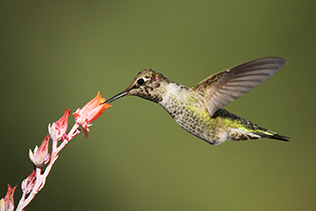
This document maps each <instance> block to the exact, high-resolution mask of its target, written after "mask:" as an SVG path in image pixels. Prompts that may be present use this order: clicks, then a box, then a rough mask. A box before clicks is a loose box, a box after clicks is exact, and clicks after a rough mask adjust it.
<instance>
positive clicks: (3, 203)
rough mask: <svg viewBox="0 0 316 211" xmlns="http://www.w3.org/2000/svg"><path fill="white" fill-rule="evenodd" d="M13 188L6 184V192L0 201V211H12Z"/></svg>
mask: <svg viewBox="0 0 316 211" xmlns="http://www.w3.org/2000/svg"><path fill="white" fill-rule="evenodd" d="M15 188H16V186H15V187H14V188H11V186H10V184H8V191H7V194H6V195H5V197H4V199H3V198H2V199H1V200H0V211H2V210H3V211H13V210H14V198H13V195H14V191H15Z"/></svg>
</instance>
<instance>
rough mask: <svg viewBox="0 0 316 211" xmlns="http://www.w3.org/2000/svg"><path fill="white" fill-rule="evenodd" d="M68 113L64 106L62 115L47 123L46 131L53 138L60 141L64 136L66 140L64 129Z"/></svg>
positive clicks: (65, 129) (66, 124)
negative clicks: (56, 119)
mask: <svg viewBox="0 0 316 211" xmlns="http://www.w3.org/2000/svg"><path fill="white" fill-rule="evenodd" d="M69 113H70V110H69V109H67V108H66V109H65V113H64V115H63V116H62V117H61V118H60V119H59V120H58V121H56V122H54V123H53V124H52V125H51V124H49V125H48V132H49V135H50V137H51V138H52V139H53V140H58V141H60V140H61V139H62V138H63V137H65V138H66V139H67V140H68V136H67V134H66V131H67V127H68V116H69Z"/></svg>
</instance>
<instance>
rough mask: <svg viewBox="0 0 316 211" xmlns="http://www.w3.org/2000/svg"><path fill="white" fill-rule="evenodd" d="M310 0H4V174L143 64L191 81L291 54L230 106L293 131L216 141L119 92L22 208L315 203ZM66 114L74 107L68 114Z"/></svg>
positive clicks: (15, 180) (0, 37)
mask: <svg viewBox="0 0 316 211" xmlns="http://www.w3.org/2000/svg"><path fill="white" fill-rule="evenodd" d="M315 16H316V15H315V1H311V0H310V1H304V0H303V1H298V0H296V1H285V0H280V1H272V0H265V1H249V0H240V1H183V0H182V1H180V0H175V1H172V0H171V1H170V0H168V1H165V0H161V1H141V0H137V1H54V2H52V1H51V2H48V1H1V2H0V17H1V18H0V26H1V27H0V28H1V32H0V54H1V57H0V69H1V77H0V80H1V85H0V86H1V87H0V93H1V104H0V106H1V107H0V108H1V120H2V121H1V127H0V130H1V131H0V132H1V151H0V161H1V165H0V166H1V174H0V179H1V180H0V181H1V183H0V195H1V196H0V198H1V197H3V196H4V195H5V193H6V189H7V183H10V184H11V185H18V188H17V191H16V194H15V200H16V204H17V201H18V200H19V198H20V196H21V190H20V183H21V181H22V180H23V179H24V178H25V177H26V176H28V175H29V174H30V173H31V170H32V164H31V162H30V161H29V159H28V149H29V148H32V149H33V148H34V147H35V145H39V144H40V143H41V141H42V140H43V139H44V137H45V135H46V133H47V125H48V123H50V122H53V121H56V120H57V119H59V118H60V117H61V116H62V114H63V112H64V109H65V107H67V108H70V109H72V110H73V111H74V110H75V109H77V108H78V107H81V106H83V105H84V104H85V103H86V102H88V101H89V100H90V99H92V98H93V97H94V96H95V95H96V93H97V91H98V90H100V91H101V94H102V96H103V97H106V98H109V97H112V96H113V95H115V94H117V93H118V92H120V91H122V90H123V89H125V88H126V87H127V86H128V84H129V83H130V81H131V80H132V79H133V77H134V76H135V75H136V74H137V73H138V72H139V71H140V70H141V69H144V68H153V69H156V70H158V71H160V72H162V73H164V74H165V75H166V76H167V77H168V78H170V79H171V80H174V81H176V82H179V83H182V84H185V85H188V86H194V85H195V84H197V83H198V82H199V81H201V80H202V79H204V78H206V77H207V76H210V75H212V74H213V73H216V72H218V71H220V70H223V69H226V68H229V67H232V66H235V65H237V64H240V63H242V62H245V61H248V60H252V59H255V58H260V57H264V56H279V57H282V58H285V59H286V60H287V61H288V63H287V65H286V66H285V67H284V68H283V69H282V70H280V71H279V72H278V73H277V74H276V75H274V76H273V77H272V78H271V79H269V80H268V81H266V82H264V83H263V84H262V85H261V86H259V87H258V88H256V89H254V90H252V91H251V92H250V93H248V94H247V95H245V96H243V97H242V98H241V99H239V100H237V101H236V102H234V103H232V104H230V105H228V106H226V107H225V108H226V109H228V110H229V111H231V112H233V113H235V114H237V115H239V116H241V117H243V118H246V119H249V120H250V121H253V122H255V123H257V124H259V125H261V126H263V127H266V128H269V129H271V130H275V131H277V132H279V133H280V134H282V135H287V136H290V137H292V140H291V142H289V143H286V142H281V141H274V140H268V139H262V140H259V141H248V142H226V143H224V144H222V145H219V146H211V145H208V144H207V143H205V142H203V141H201V140H200V139H198V138H196V137H194V136H192V135H191V134H189V133H187V132H186V131H184V130H183V129H181V128H180V127H179V126H178V125H177V124H176V123H175V122H174V121H173V120H172V118H171V117H170V116H169V115H168V114H167V113H166V112H165V111H164V109H163V108H162V107H160V106H158V105H157V104H155V103H151V102H149V101H145V100H143V99H140V98H137V97H126V98H122V99H120V100H118V101H116V102H114V103H113V108H110V109H108V110H107V111H106V112H105V113H104V114H103V115H102V116H101V117H100V118H99V119H98V120H97V121H96V122H95V123H94V126H93V127H91V132H90V136H89V138H88V139H86V138H84V136H83V134H80V136H79V137H76V138H75V139H74V140H72V141H71V142H70V143H69V144H68V145H67V147H66V148H65V149H64V150H63V151H62V152H61V154H60V157H59V159H58V160H57V162H56V164H55V165H54V167H53V170H52V172H51V174H50V175H49V177H48V180H47V184H46V186H45V187H44V189H43V190H42V191H41V192H40V193H39V194H38V195H37V196H36V198H35V199H34V200H33V201H32V202H31V204H30V205H29V207H28V208H27V210H43V209H45V210H74V211H76V210H314V209H315V206H316V203H315V197H316V180H315V176H316V168H315V166H316V164H315V161H316V154H315V149H316V148H315V147H316V141H315V137H314V132H313V130H315V123H314V121H315V118H316V115H315V106H316V100H315V98H316V94H315V91H316V86H315V76H316V71H315V55H316V50H315V49H316V45H315V44H316V41H315V37H316V31H315V20H316V19H315ZM69 122H70V124H71V125H72V123H73V118H70V121H69Z"/></svg>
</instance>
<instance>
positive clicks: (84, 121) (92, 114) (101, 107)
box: [72, 91, 112, 137]
mask: <svg viewBox="0 0 316 211" xmlns="http://www.w3.org/2000/svg"><path fill="white" fill-rule="evenodd" d="M104 101H105V99H104V98H102V97H101V94H100V92H99V91H98V94H97V96H96V97H95V98H93V99H92V100H91V101H90V102H88V103H87V104H86V105H85V106H84V107H83V108H82V109H80V108H78V109H77V110H76V112H74V113H73V114H72V115H73V116H74V117H75V122H76V123H77V124H78V125H80V126H81V127H82V129H83V132H84V134H85V135H86V137H88V131H89V128H88V127H90V126H91V124H90V123H91V122H93V121H94V120H96V119H97V118H98V117H99V116H100V115H101V114H102V113H103V111H105V110H106V109H107V108H109V107H112V106H111V105H109V104H108V103H104Z"/></svg>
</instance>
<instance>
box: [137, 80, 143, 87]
mask: <svg viewBox="0 0 316 211" xmlns="http://www.w3.org/2000/svg"><path fill="white" fill-rule="evenodd" d="M137 83H138V85H140V86H141V85H143V84H144V83H145V81H144V79H142V78H140V79H138V81H137Z"/></svg>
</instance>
